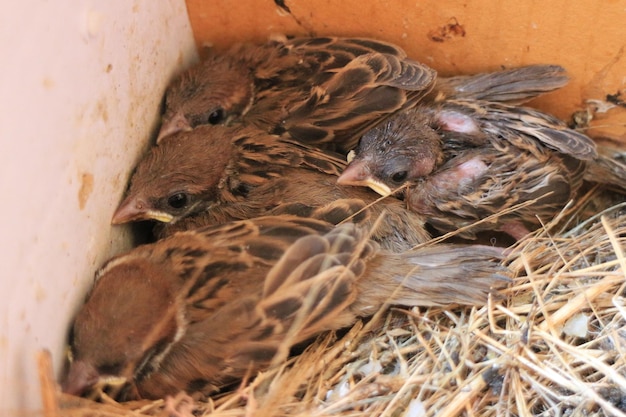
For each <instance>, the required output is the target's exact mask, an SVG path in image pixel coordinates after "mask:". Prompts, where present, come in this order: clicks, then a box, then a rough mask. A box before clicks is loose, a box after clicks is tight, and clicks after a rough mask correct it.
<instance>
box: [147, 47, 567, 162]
mask: <svg viewBox="0 0 626 417" xmlns="http://www.w3.org/2000/svg"><path fill="white" fill-rule="evenodd" d="M434 82H435V74H434V72H433V71H432V70H430V69H429V68H428V67H426V66H424V65H422V64H420V63H418V62H416V61H413V60H410V59H408V58H407V56H406V54H405V52H404V51H403V50H402V49H401V48H399V47H398V46H395V45H393V44H390V43H387V42H383V41H378V40H373V39H362V38H336V37H326V38H295V39H290V40H287V39H283V40H273V41H269V42H267V43H265V44H260V45H254V44H238V45H235V46H233V47H232V48H231V49H230V50H229V51H227V52H226V53H223V54H213V55H210V56H209V57H208V58H206V59H205V60H204V61H202V62H200V63H199V64H197V65H195V66H193V67H191V68H189V69H188V70H187V71H185V72H184V73H182V74H181V75H180V76H178V77H177V78H176V79H174V80H173V81H172V83H171V84H170V85H169V87H168V89H167V91H166V94H165V106H166V109H165V113H164V115H163V120H162V126H161V131H160V132H159V136H158V139H157V142H160V141H161V140H162V139H163V138H165V137H166V136H169V135H171V134H173V133H176V132H178V131H181V130H190V129H192V128H194V127H197V126H200V125H203V124H211V125H216V124H227V125H230V124H243V125H245V126H256V127H258V128H259V129H260V130H263V131H265V132H268V133H272V134H279V135H284V136H286V137H290V138H292V139H295V140H298V141H300V142H302V143H307V144H310V145H316V146H325V147H330V148H333V149H336V150H338V151H340V152H347V151H349V150H350V149H352V148H354V146H356V143H357V142H358V139H359V137H360V136H361V134H363V133H364V132H365V131H367V130H368V129H369V128H372V127H374V126H375V125H376V124H377V123H379V122H380V121H382V120H383V119H384V118H385V117H387V116H389V115H390V114H392V113H394V112H396V111H398V110H400V109H402V108H408V107H410V106H412V105H414V104H415V103H416V102H417V101H418V100H419V99H420V98H422V96H424V95H425V94H427V93H428V98H427V99H426V100H427V101H433V100H435V101H437V100H442V99H445V98H458V99H465V98H474V99H484V100H492V101H507V102H516V103H520V102H523V101H526V100H528V99H531V98H533V97H535V96H537V95H539V94H541V93H543V92H546V91H551V90H554V89H556V88H559V87H561V86H563V85H564V84H565V83H566V82H567V76H566V75H565V71H564V69H563V68H562V67H559V66H556V65H530V66H527V67H522V68H516V69H508V70H501V71H495V72H492V73H486V74H477V75H470V76H456V77H450V78H439V79H437V80H436V87H435V89H434V90H433V91H432V92H430V93H429V91H430V90H431V88H432V87H433V84H434Z"/></svg>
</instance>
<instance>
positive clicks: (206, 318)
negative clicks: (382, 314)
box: [63, 200, 507, 400]
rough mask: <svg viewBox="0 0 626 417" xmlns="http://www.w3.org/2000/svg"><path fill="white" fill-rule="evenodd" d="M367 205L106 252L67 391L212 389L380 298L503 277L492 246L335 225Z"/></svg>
mask: <svg viewBox="0 0 626 417" xmlns="http://www.w3.org/2000/svg"><path fill="white" fill-rule="evenodd" d="M363 206H364V203H363V202H359V201H356V202H355V201H354V200H350V201H347V202H346V201H337V202H335V203H333V204H330V205H328V206H327V207H323V208H319V209H315V208H310V210H309V212H310V213H312V216H311V217H308V218H303V217H298V216H294V215H290V214H282V215H278V216H267V217H259V218H255V219H250V220H241V221H236V222H231V223H226V224H223V225H220V226H213V227H207V228H203V229H198V230H195V231H188V232H181V233H177V234H175V235H173V236H171V237H169V238H167V239H163V240H160V241H158V242H156V243H153V244H149V245H144V246H140V247H137V248H135V249H133V250H131V251H130V252H128V253H126V254H123V255H121V256H118V257H116V258H114V259H112V260H110V261H109V262H108V263H107V264H105V265H104V266H103V267H102V269H100V271H99V272H98V273H97V274H96V282H95V285H94V288H93V289H92V290H91V292H90V294H89V296H88V298H87V301H86V302H85V304H84V305H83V306H82V308H81V309H80V311H79V312H78V315H77V317H76V318H75V320H74V323H73V327H72V329H73V331H72V337H71V342H70V343H71V353H72V357H73V361H72V362H71V365H70V369H69V373H68V375H67V377H66V378H65V381H64V382H63V390H64V391H65V392H68V393H71V394H78V395H80V394H83V393H84V392H85V391H86V390H88V389H89V388H91V387H93V386H94V385H96V384H98V383H99V381H107V380H111V379H115V380H117V381H120V380H122V381H124V382H125V385H123V388H122V389H121V391H120V399H123V400H128V399H136V398H151V399H156V398H162V397H164V396H166V395H174V394H177V393H178V392H179V391H182V390H184V391H187V392H188V393H190V394H191V393H200V394H204V395H210V394H212V393H215V392H216V391H218V390H220V389H221V388H223V387H226V386H228V385H229V384H232V383H234V382H236V381H237V380H239V379H241V378H243V377H244V376H245V375H247V374H250V373H252V375H254V374H255V373H256V372H258V371H260V370H264V369H267V368H268V367H270V366H271V365H272V364H280V362H281V360H283V359H285V356H286V355H287V353H288V352H289V348H290V347H292V346H294V345H296V344H298V343H302V342H304V341H307V340H309V339H310V338H312V337H314V336H316V335H317V334H319V333H321V332H325V331H329V330H335V329H339V328H344V327H347V326H350V325H351V324H353V323H354V322H355V320H356V319H357V318H358V317H366V316H371V315H373V314H374V313H376V312H377V311H378V310H379V309H381V308H382V307H383V306H385V305H386V304H396V305H404V306H433V305H447V304H464V305H481V304H484V303H485V302H486V301H487V298H488V295H489V294H490V292H491V291H492V290H495V289H496V288H500V287H502V286H504V285H506V283H507V278H506V277H505V275H503V274H504V273H506V270H505V269H504V268H503V267H502V266H500V261H499V259H500V258H501V257H502V251H501V250H499V249H497V248H492V247H486V246H480V245H467V246H464V245H435V246H425V247H422V248H419V249H415V250H412V251H407V252H404V253H392V252H388V251H385V250H383V249H380V248H379V246H378V245H377V244H376V243H375V242H373V241H372V240H370V239H369V238H368V237H369V230H368V228H366V227H365V228H364V227H363V226H362V225H360V224H357V223H354V222H348V223H344V224H341V225H339V226H335V225H334V223H336V222H337V221H340V220H342V219H345V218H347V217H349V216H351V215H352V214H353V213H354V212H355V210H357V211H358V210H359V209H361V208H363Z"/></svg>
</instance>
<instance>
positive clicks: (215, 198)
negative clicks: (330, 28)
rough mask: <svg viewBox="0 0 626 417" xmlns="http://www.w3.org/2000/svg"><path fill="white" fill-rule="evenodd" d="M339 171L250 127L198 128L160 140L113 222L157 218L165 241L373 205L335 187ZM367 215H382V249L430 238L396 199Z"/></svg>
mask: <svg viewBox="0 0 626 417" xmlns="http://www.w3.org/2000/svg"><path fill="white" fill-rule="evenodd" d="M344 168H345V161H344V160H343V159H342V158H339V157H337V156H335V155H333V154H331V153H329V152H325V151H322V150H318V149H315V148H311V147H308V146H306V145H303V144H300V143H298V142H295V141H292V140H289V139H283V138H279V137H276V136H272V135H269V134H267V133H264V132H261V131H259V130H258V129H256V128H254V127H247V128H239V127H227V126H199V127H197V128H195V129H193V130H191V131H186V132H179V133H177V134H175V135H173V136H171V137H169V138H168V139H167V140H164V141H161V143H159V144H158V145H157V146H154V147H153V148H152V149H151V151H150V152H149V153H148V154H147V155H146V156H145V158H144V159H143V160H141V161H140V162H139V164H138V166H137V168H136V170H135V173H134V174H133V177H132V179H131V184H130V188H129V190H128V192H127V196H126V198H125V199H124V201H123V202H122V203H121V204H120V206H119V207H118V209H117V211H116V212H115V214H114V216H113V220H112V222H113V223H114V224H120V223H126V222H129V221H137V220H156V221H158V222H162V223H163V224H162V227H161V228H160V230H159V231H158V236H159V237H164V236H167V235H170V234H172V233H174V232H176V231H181V230H189V229H194V228H197V227H202V226H207V225H214V224H221V223H225V222H228V221H232V220H244V219H249V218H252V217H258V216H262V215H267V214H271V213H272V211H273V210H277V209H279V208H280V207H281V206H282V205H284V204H292V203H302V204H305V205H314V206H316V205H324V204H328V203H330V202H332V201H335V200H337V199H342V198H357V199H361V200H364V201H366V202H367V203H368V204H370V203H374V202H376V201H377V199H379V196H378V195H376V193H374V192H372V191H371V190H368V189H366V188H363V187H342V186H340V185H338V184H337V177H338V176H339V174H340V173H341V172H342V170H343V169H344ZM371 210H372V212H373V216H374V217H377V216H378V215H379V214H380V213H382V211H383V210H384V211H386V212H387V213H388V215H387V216H386V217H385V221H384V222H383V224H381V225H380V227H378V228H377V229H376V230H375V231H374V236H373V237H374V239H375V240H377V241H379V242H380V243H381V245H382V246H383V247H384V248H386V249H392V250H405V249H408V248H411V247H413V246H415V245H418V244H420V243H424V242H426V241H427V240H429V239H430V235H429V234H428V232H427V231H426V230H425V228H424V219H423V218H422V216H420V215H418V214H417V213H413V212H411V211H408V210H406V208H405V206H404V203H403V202H402V201H400V200H397V199H395V198H393V197H389V198H385V199H384V200H383V201H380V202H377V203H376V204H373V206H372V208H371Z"/></svg>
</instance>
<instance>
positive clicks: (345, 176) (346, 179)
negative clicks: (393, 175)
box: [337, 155, 392, 197]
mask: <svg viewBox="0 0 626 417" xmlns="http://www.w3.org/2000/svg"><path fill="white" fill-rule="evenodd" d="M348 157H349V158H350V155H348ZM337 184H339V185H354V186H357V187H369V188H371V189H372V190H374V191H376V192H377V193H378V194H380V195H382V196H383V197H386V196H388V195H391V194H392V190H391V188H389V187H388V186H386V185H385V184H383V183H382V182H380V181H377V180H375V179H374V178H372V176H371V174H370V173H369V170H368V168H367V164H366V163H365V162H364V161H359V160H355V159H354V158H352V160H351V162H350V164H349V165H348V166H347V167H346V169H345V170H344V171H343V173H342V174H341V175H340V176H339V178H338V179H337Z"/></svg>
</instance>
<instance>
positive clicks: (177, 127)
mask: <svg viewBox="0 0 626 417" xmlns="http://www.w3.org/2000/svg"><path fill="white" fill-rule="evenodd" d="M190 130H191V126H190V125H189V121H188V120H187V118H186V117H185V115H184V114H183V113H182V112H178V113H176V114H175V115H174V116H173V117H171V118H164V121H163V124H162V125H161V130H159V136H157V140H156V142H157V143H159V142H160V141H162V140H163V139H164V138H166V137H168V136H170V135H173V134H174V133H176V132H183V131H184V132H187V131H190Z"/></svg>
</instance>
